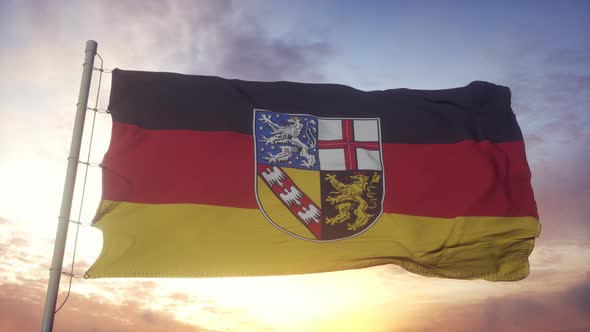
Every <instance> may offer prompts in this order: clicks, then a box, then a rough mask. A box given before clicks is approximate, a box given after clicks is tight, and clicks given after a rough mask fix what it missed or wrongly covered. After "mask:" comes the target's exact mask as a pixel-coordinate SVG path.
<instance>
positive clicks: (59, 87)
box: [0, 0, 590, 332]
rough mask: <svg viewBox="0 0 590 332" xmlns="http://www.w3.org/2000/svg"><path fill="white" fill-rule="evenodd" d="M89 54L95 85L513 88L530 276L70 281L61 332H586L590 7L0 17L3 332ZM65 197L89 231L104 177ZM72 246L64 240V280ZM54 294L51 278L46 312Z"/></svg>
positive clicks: (164, 10) (34, 287)
mask: <svg viewBox="0 0 590 332" xmlns="http://www.w3.org/2000/svg"><path fill="white" fill-rule="evenodd" d="M88 39H93V40H96V41H97V42H98V52H99V54H100V56H101V57H102V59H103V60H104V68H108V69H112V68H116V67H118V68H122V69H133V70H148V71H168V72H179V73H186V74H201V75H216V76H222V77H226V78H238V79H244V80H262V81H276V80H288V81H300V82H329V83H340V84H346V85H350V86H353V87H355V88H357V89H361V90H382V89H389V88H413V89H444V88H453V87H460V86H465V85H466V84H468V83H469V82H471V81H475V80H483V81H490V82H493V83H496V84H501V85H505V86H508V87H510V89H511V91H512V107H513V109H514V112H515V114H516V117H517V120H518V122H519V124H520V127H521V129H522V132H523V135H524V139H525V144H526V152H527V157H528V160H529V164H530V168H531V172H532V185H533V189H534V192H535V197H536V201H537V204H538V207H539V214H540V221H541V224H542V226H543V229H542V231H541V235H540V237H539V238H538V239H537V242H536V247H535V249H534V251H533V253H532V255H531V256H530V262H531V273H530V275H529V276H528V277H527V278H526V279H524V280H522V281H518V282H500V283H493V282H486V281H479V280H469V281H466V280H446V279H437V278H427V277H422V276H417V275H413V274H411V273H409V272H406V271H405V270H403V269H401V268H399V267H396V266H380V267H374V268H369V269H361V270H352V271H341V272H333V273H322V274H311V275H301V276H283V277H260V278H221V279H98V280H85V279H81V278H74V280H73V281H72V286H71V295H70V296H69V298H68V300H67V302H66V304H65V306H64V307H63V308H62V309H61V310H60V312H58V313H57V315H56V320H55V329H56V331H115V332H117V331H154V332H155V331H203V332H205V331H207V332H210V331H246V332H247V331H376V332H385V331H387V332H389V331H391V332H396V331H524V330H531V331H532V330H534V331H588V330H590V204H589V203H590V171H589V170H588V169H590V167H589V166H590V148H589V145H590V144H589V143H590V108H589V105H590V2H588V1H566V0H564V1H312V0H300V1H268V0H243V1H225V0H211V1H205V0H199V1H164V0H163V1H147V0H107V1H66V0H55V1H33V0H28V1H27V0H21V1H16V0H3V1H1V2H0V40H2V41H3V42H2V51H1V52H0V72H2V73H3V75H1V76H0V230H1V231H0V331H5V332H12V331H19V332H28V331H38V330H39V328H40V326H41V317H42V310H43V303H44V297H45V291H46V287H47V280H48V276H49V272H48V270H49V266H50V263H51V256H52V252H53V243H54V239H55V231H56V227H57V216H58V215H59V207H60V202H61V195H62V190H63V182H64V177H65V170H66V165H67V160H66V158H67V155H68V152H69V144H70V140H71V131H72V127H73V120H74V113H75V104H76V101H77V95H78V88H79V82H80V76H81V66H82V63H83V58H84V45H85V42H86V40H88ZM97 61H98V60H97ZM96 65H97V66H98V65H100V63H99V62H97V63H96ZM97 85H98V75H96V73H95V76H94V80H93V92H92V96H91V97H92V99H93V100H94V98H97V100H98V106H99V108H105V107H106V106H107V104H108V95H109V89H110V77H109V75H108V74H104V75H103V79H102V86H101V89H100V93H98V96H97V91H98V90H97ZM91 105H92V106H93V105H94V102H92V104H91ZM87 120H88V121H87V124H86V129H85V137H84V147H83V149H82V156H83V157H84V158H86V156H89V157H90V161H91V162H92V163H99V162H100V161H101V159H102V156H103V155H104V153H105V151H106V148H107V146H108V142H109V137H110V136H109V135H110V125H111V122H110V119H109V118H108V115H105V114H98V115H97V116H96V124H95V126H94V135H93V139H92V149H91V150H90V152H88V145H89V143H90V135H89V134H90V132H91V129H92V125H91V121H90V120H92V115H91V114H89V115H88V117H87ZM85 174H87V181H86V190H85V191H84V192H85V194H84V195H82V190H81V189H82V186H83V185H82V183H83V180H84V175H85ZM78 180H79V181H78V185H77V188H76V196H75V200H74V202H75V203H74V210H73V213H72V219H75V220H80V221H81V222H83V223H88V222H90V220H91V219H92V217H93V213H94V211H95V209H96V207H97V204H98V201H99V199H100V170H99V169H98V168H97V167H91V168H89V170H88V172H87V173H86V172H85V169H84V168H80V169H79V171H78ZM82 196H83V197H82ZM82 198H83V200H84V204H83V205H82V208H81V209H80V208H79V204H80V200H82ZM75 235H76V227H75V225H71V226H70V234H69V238H68V246H67V250H66V256H65V262H64V269H70V268H71V266H72V259H73V257H72V255H73V250H72V249H73V246H74V242H75V238H76V236H75ZM77 238H78V241H77V250H76V256H75V259H74V261H75V266H74V272H75V273H76V274H81V273H84V271H85V270H86V269H87V268H88V266H89V265H90V264H91V263H92V262H93V260H94V259H95V258H96V257H97V255H98V254H99V252H100V249H101V235H100V232H98V231H96V230H94V229H92V228H91V227H87V226H82V227H80V228H79V232H78V237H77ZM67 289H68V278H65V277H64V278H62V283H61V287H60V290H61V292H60V298H59V300H58V304H59V303H61V302H62V301H63V299H64V298H65V294H66V291H67Z"/></svg>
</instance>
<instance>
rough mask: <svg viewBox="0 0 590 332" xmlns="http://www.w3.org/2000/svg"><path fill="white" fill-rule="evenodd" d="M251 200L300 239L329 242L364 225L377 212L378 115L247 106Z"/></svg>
mask: <svg viewBox="0 0 590 332" xmlns="http://www.w3.org/2000/svg"><path fill="white" fill-rule="evenodd" d="M253 126H254V128H253V129H254V147H255V158H254V159H255V162H256V167H255V169H256V174H255V177H256V180H255V184H256V185H255V188H256V199H257V201H258V206H259V207H260V210H261V211H262V213H263V214H264V215H265V217H266V218H267V219H268V220H269V221H270V222H271V224H272V225H274V226H276V227H277V228H279V229H280V230H282V231H284V232H286V233H288V234H290V235H292V236H294V237H297V238H300V239H304V240H310V241H334V240H341V239H346V238H350V237H354V236H357V235H359V234H361V233H363V232H365V231H366V230H367V229H369V228H370V227H371V226H372V225H373V224H375V222H376V221H377V220H378V219H379V217H380V216H381V213H382V211H383V194H384V181H383V162H382V152H381V125H380V122H379V119H378V118H325V117H317V116H313V115H308V114H285V113H277V112H271V111H267V110H260V109H255V110H254V117H253Z"/></svg>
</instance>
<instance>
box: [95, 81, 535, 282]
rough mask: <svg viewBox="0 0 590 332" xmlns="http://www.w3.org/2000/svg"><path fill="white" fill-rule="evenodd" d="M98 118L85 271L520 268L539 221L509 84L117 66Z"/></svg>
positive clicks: (524, 267) (457, 273)
mask: <svg viewBox="0 0 590 332" xmlns="http://www.w3.org/2000/svg"><path fill="white" fill-rule="evenodd" d="M109 110H110V112H111V115H112V117H113V131H112V138H111V145H110V147H109V150H108V152H107V154H106V155H105V158H104V160H103V163H102V167H103V194H102V195H103V196H102V201H101V204H100V206H99V209H98V212H97V215H96V218H95V220H94V226H95V227H97V228H99V229H100V230H101V231H102V232H103V235H104V236H103V250H102V252H101V255H100V257H99V258H98V259H97V261H96V262H95V263H94V265H93V266H92V267H91V268H90V269H89V270H88V272H87V275H88V276H89V277H95V278H97V277H215V276H256V275H282V274H300V273H315V272H326V271H335V270H344V269H355V268H362V267H369V266H375V265H382V264H397V265H399V266H401V267H403V268H405V269H406V270H408V271H411V272H414V273H418V274H422V275H426V276H436V277H446V278H459V279H473V278H478V279H486V280H493V281H498V280H507V281H508V280H520V279H522V278H524V277H526V276H527V275H528V272H529V264H528V256H529V254H530V253H531V251H532V249H533V245H534V239H535V237H537V236H538V235H539V231H540V224H539V221H538V215H537V208H536V204H535V201H534V197H533V192H532V189H531V184H530V176H531V175H530V171H529V167H528V164H527V161H526V157H525V148H524V143H523V140H522V135H521V132H520V129H519V127H518V124H517V122H516V120H515V116H514V114H513V112H512V110H511V107H510V90H509V89H508V88H506V87H502V86H498V85H494V84H491V83H486V82H473V83H471V84H469V85H467V86H465V87H462V88H455V89H448V90H437V91H420V90H410V89H393V90H385V91H370V92H365V91H359V90H356V89H353V88H351V87H347V86H343V85H335V84H305V83H293V82H247V81H241V80H228V79H223V78H219V77H209V76H189V75H181V74H172V73H150V72H136V71H124V70H115V71H113V83H112V90H111V99H110V105H109Z"/></svg>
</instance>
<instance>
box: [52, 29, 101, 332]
mask: <svg viewBox="0 0 590 332" xmlns="http://www.w3.org/2000/svg"><path fill="white" fill-rule="evenodd" d="M97 48H98V44H97V43H96V42H95V41H94V40H88V41H86V50H85V53H86V56H85V58H84V66H83V70H82V80H81V82H80V92H79V93H78V103H77V104H76V120H75V122H74V130H73V131H72V142H71V144H70V155H69V156H68V168H67V171H66V180H65V184H64V191H63V195H62V199H61V209H60V212H59V218H58V224H57V234H56V236H55V245H54V247H53V259H52V260H51V268H50V269H49V282H48V284H47V295H46V297H45V309H44V310H43V323H42V326H41V331H42V332H51V331H52V330H53V319H54V318H55V306H56V303H57V294H58V292H59V281H60V277H61V271H62V266H63V259H64V251H65V248H66V240H67V236H68V225H69V223H70V213H71V210H72V200H73V197H74V188H75V183H76V172H77V171H78V161H79V159H80V146H81V145H82V133H83V131H84V119H85V117H86V109H87V107H88V95H89V94H90V83H91V82H92V70H93V68H94V56H95V55H96V50H97Z"/></svg>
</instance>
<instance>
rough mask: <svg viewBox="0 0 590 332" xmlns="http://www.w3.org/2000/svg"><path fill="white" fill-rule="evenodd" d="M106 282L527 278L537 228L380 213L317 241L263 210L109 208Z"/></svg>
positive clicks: (95, 271) (507, 221)
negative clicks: (390, 274)
mask: <svg viewBox="0 0 590 332" xmlns="http://www.w3.org/2000/svg"><path fill="white" fill-rule="evenodd" d="M97 215H98V216H100V219H99V220H98V222H97V223H96V224H95V226H96V227H97V228H99V229H100V230H101V231H102V232H103V238H104V242H103V250H102V252H101V254H100V257H99V258H98V259H97V261H96V262H95V263H94V265H93V266H92V267H91V268H90V269H89V270H88V272H87V275H88V276H89V277H91V278H100V277H223V276H252V275H278V274H301V273H315V272H327V271H332V270H345V269H353V268H362V267H369V266H375V265H382V264H390V263H391V264H397V265H400V266H402V267H403V268H405V269H407V270H408V271H411V272H414V273H418V274H422V275H427V276H438V277H449V278H462V279H465V278H467V279H471V278H480V279H487V280H492V281H496V280H520V279H522V278H524V277H526V276H527V274H528V271H529V265H528V256H529V254H530V252H531V250H532V249H533V245H534V237H536V236H537V235H538V234H539V231H540V224H539V222H538V220H537V219H535V218H532V217H520V218H501V217H460V218H452V219H445V218H429V217H416V216H408V215H400V214H383V215H382V216H381V217H380V218H379V220H378V221H377V222H376V224H375V225H374V226H373V227H371V228H370V229H369V230H367V231H366V232H365V233H363V234H360V235H359V236H356V237H354V238H351V239H347V240H340V241H332V242H312V241H306V240H301V239H298V238H295V237H292V236H290V235H288V234H286V233H285V232H283V231H281V230H279V229H277V228H276V227H274V226H273V225H271V224H270V222H268V221H267V220H266V218H265V217H264V216H263V215H262V213H261V212H260V211H259V210H257V209H240V208H230V207H221V206H211V205H196V204H138V203H126V202H114V201H103V202H102V203H101V206H100V208H99V211H98V214H97Z"/></svg>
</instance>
